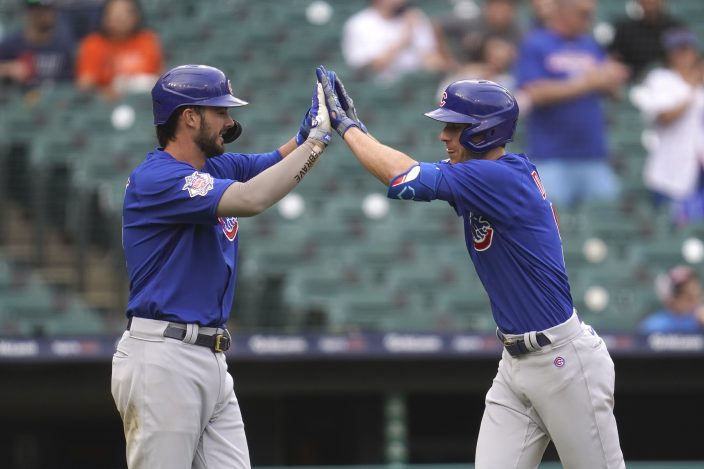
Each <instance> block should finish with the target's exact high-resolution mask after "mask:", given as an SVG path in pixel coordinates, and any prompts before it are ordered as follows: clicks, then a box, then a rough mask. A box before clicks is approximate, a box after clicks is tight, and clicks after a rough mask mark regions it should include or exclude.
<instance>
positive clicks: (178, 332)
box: [127, 318, 232, 352]
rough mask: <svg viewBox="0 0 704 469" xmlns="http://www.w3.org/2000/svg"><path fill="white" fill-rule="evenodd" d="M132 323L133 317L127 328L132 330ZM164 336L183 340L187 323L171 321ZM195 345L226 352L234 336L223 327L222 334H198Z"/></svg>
mask: <svg viewBox="0 0 704 469" xmlns="http://www.w3.org/2000/svg"><path fill="white" fill-rule="evenodd" d="M131 325H132V318H130V319H129V321H128V322H127V330H128V331H129V330H130V326H131ZM164 337H169V338H170V339H178V340H183V339H184V338H185V337H186V325H185V324H177V323H169V325H168V326H166V329H164ZM193 344H194V345H200V346H201V347H208V348H209V349H210V350H212V351H213V352H226V351H227V350H229V349H230V345H232V337H231V336H230V332H229V331H228V330H227V329H223V333H222V334H212V335H208V334H198V337H196V341H195V342H194V343H193Z"/></svg>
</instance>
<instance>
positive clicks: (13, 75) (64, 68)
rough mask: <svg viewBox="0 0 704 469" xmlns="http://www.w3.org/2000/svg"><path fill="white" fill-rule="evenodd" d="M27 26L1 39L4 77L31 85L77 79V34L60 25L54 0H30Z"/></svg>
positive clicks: (0, 68)
mask: <svg viewBox="0 0 704 469" xmlns="http://www.w3.org/2000/svg"><path fill="white" fill-rule="evenodd" d="M24 5H25V17H24V26H23V28H22V30H21V31H18V32H16V33H14V34H9V35H8V36H6V37H5V38H4V40H3V41H2V42H1V43H0V77H2V79H3V81H9V82H11V83H14V84H17V85H20V86H21V87H22V88H23V89H25V90H27V89H31V88H35V87H37V86H40V85H46V84H53V83H55V82H57V81H67V80H72V79H73V49H74V46H75V43H74V40H73V37H72V36H71V35H70V34H68V33H67V31H65V30H63V29H61V28H59V27H58V23H57V21H56V8H55V7H54V2H53V0H26V1H25V2H24Z"/></svg>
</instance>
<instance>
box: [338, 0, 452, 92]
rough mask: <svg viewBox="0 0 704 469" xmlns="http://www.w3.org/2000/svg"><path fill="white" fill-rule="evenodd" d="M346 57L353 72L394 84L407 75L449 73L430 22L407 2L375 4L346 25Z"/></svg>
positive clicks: (392, 0)
mask: <svg viewBox="0 0 704 469" xmlns="http://www.w3.org/2000/svg"><path fill="white" fill-rule="evenodd" d="M342 54H343V56H344V58H345V61H346V62H347V65H349V66H350V67H351V68H353V69H356V70H358V71H361V72H363V73H365V74H367V73H368V74H371V75H373V76H374V78H375V79H376V80H377V81H380V82H386V83H392V82H395V81H397V80H398V79H400V78H401V77H402V76H403V75H404V74H406V73H409V72H415V71H421V70H429V71H436V70H446V69H447V68H448V66H449V65H448V61H447V59H446V58H445V57H444V56H443V55H442V54H441V53H440V52H439V50H438V45H437V41H436V38H435V32H434V30H433V25H432V23H431V22H430V19H429V18H428V17H427V16H426V14H425V13H423V11H421V10H420V9H418V8H413V7H410V6H409V5H408V3H407V2H406V0H371V2H370V5H369V7H367V8H365V9H364V10H361V11H359V12H357V13H355V14H354V15H352V16H351V17H350V18H349V19H348V20H347V21H346V23H345V26H344V32H343V38H342Z"/></svg>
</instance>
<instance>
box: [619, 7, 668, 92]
mask: <svg viewBox="0 0 704 469" xmlns="http://www.w3.org/2000/svg"><path fill="white" fill-rule="evenodd" d="M635 4H636V5H637V6H638V8H637V9H636V13H635V15H634V16H632V17H628V16H627V17H624V18H621V19H619V20H617V21H616V22H615V24H614V29H615V31H614V39H613V42H612V43H611V45H610V46H609V52H610V53H611V54H612V55H613V57H614V58H616V59H617V60H620V61H623V62H624V63H625V64H626V65H628V66H629V67H630V68H631V80H632V81H634V82H635V81H639V80H640V79H641V78H642V76H643V74H644V73H645V72H646V70H647V67H648V66H649V65H651V64H653V63H654V62H657V61H660V60H662V59H663V58H664V51H663V48H662V33H663V32H665V31H666V30H668V29H672V28H674V27H677V26H681V24H682V23H681V22H680V21H679V20H677V19H675V18H673V17H672V16H670V15H669V14H668V13H667V11H666V8H665V0H636V3H635Z"/></svg>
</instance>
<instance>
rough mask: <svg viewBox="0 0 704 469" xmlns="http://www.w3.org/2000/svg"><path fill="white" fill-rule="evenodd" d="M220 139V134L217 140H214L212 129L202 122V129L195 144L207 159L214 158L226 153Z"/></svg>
mask: <svg viewBox="0 0 704 469" xmlns="http://www.w3.org/2000/svg"><path fill="white" fill-rule="evenodd" d="M219 138H220V134H217V135H216V136H215V138H213V136H212V129H211V128H210V126H209V125H206V124H205V122H204V120H202V121H201V123H200V129H199V130H198V135H197V136H196V139H195V144H196V145H197V146H198V149H200V151H202V152H203V154H204V155H205V157H206V158H212V157H214V156H219V155H222V154H223V153H225V145H224V144H221V143H220V142H219V141H218V139H219Z"/></svg>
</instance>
